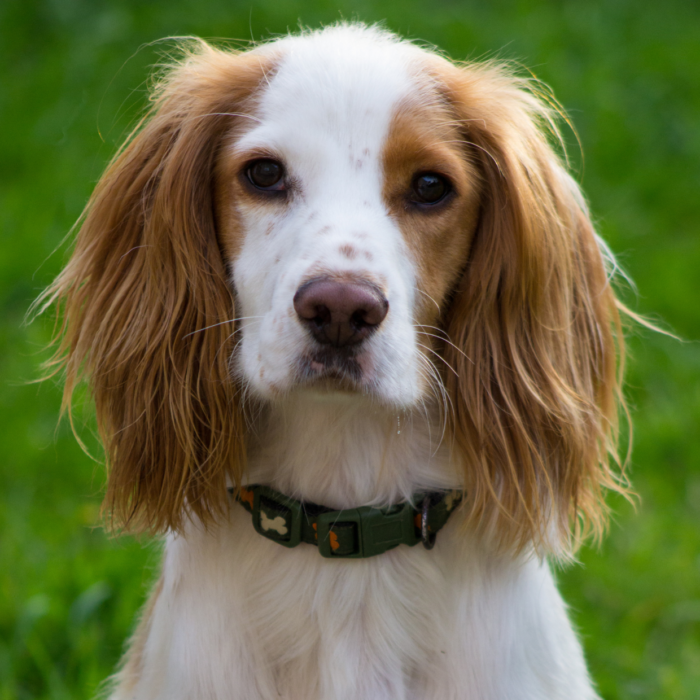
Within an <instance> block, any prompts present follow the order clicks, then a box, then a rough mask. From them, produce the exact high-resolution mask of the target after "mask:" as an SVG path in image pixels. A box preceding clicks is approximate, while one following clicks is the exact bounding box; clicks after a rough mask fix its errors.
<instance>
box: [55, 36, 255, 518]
mask: <svg viewBox="0 0 700 700" xmlns="http://www.w3.org/2000/svg"><path fill="white" fill-rule="evenodd" d="M264 62H265V58H264V57H261V56H260V55H259V54H257V53H253V54H251V53H248V54H241V55H235V54H233V53H229V52H223V51H219V50H216V49H214V48H211V47H210V46H208V45H207V44H205V43H204V42H201V43H199V44H197V46H196V47H195V49H194V50H193V51H189V52H188V53H187V55H186V57H185V58H184V59H183V60H182V61H181V62H180V63H179V64H177V65H176V66H174V67H173V68H171V69H170V71H169V73H168V74H167V75H166V76H165V77H163V78H162V79H161V80H160V82H159V83H158V84H157V85H156V87H155V90H154V92H153V96H152V102H153V106H152V108H151V110H150V112H149V114H148V116H147V117H145V118H144V120H143V121H142V122H141V123H140V124H139V126H138V127H137V129H136V130H135V132H134V133H133V134H132V135H131V137H130V138H129V139H128V140H127V142H126V144H124V146H123V147H122V148H121V149H120V152H119V153H118V154H117V156H116V157H115V158H114V160H113V161H112V163H111V164H110V165H109V167H108V168H107V170H106V172H105V174H104V175H103V177H102V179H101V180H100V182H99V184H98V185H97V187H96V189H95V191H94V193H93V195H92V197H91V199H90V202H89V203H88V206H87V207H86V210H85V213H84V214H83V217H82V225H81V227H80V231H79V233H78V236H77V241H76V244H75V251H74V253H73V255H72V257H71V259H70V261H69V263H68V265H67V266H66V268H65V269H64V271H63V272H62V273H61V274H60V276H59V277H58V278H57V279H56V280H55V281H54V283H53V284H52V286H51V287H50V288H49V289H48V290H47V291H46V292H45V294H44V295H43V303H44V305H45V306H48V305H49V304H51V303H55V304H56V305H57V310H58V312H59V314H61V319H62V320H61V322H60V324H59V326H60V329H59V333H58V337H57V339H56V340H57V341H58V350H57V353H56V355H55V356H54V359H53V361H52V363H50V364H52V366H53V367H54V368H65V375H66V382H65V394H64V407H65V406H69V405H70V400H71V396H72V392H73V390H74V389H75V387H76V385H77V384H78V382H79V381H80V380H81V378H84V377H87V378H88V379H89V382H90V386H91V390H92V395H93V397H94V400H95V405H96V411H97V421H98V426H99V431H100V435H101V438H102V440H103V443H104V446H105V453H106V459H107V464H108V473H109V480H108V487H107V494H106V499H105V509H106V512H107V516H108V519H109V520H110V521H111V523H112V524H113V525H115V526H117V527H123V528H127V529H129V530H134V531H141V530H148V531H151V532H159V531H164V530H166V529H174V530H178V529H180V528H181V527H182V525H183V523H184V520H185V519H186V518H187V517H188V516H191V515H194V516H197V517H198V518H199V519H201V520H202V521H203V522H204V523H208V522H210V521H211V520H212V518H214V517H215V515H216V514H217V512H219V511H220V509H221V508H222V506H223V504H224V503H225V497H226V479H227V477H229V479H230V480H231V481H232V482H233V483H234V484H236V483H239V480H240V475H241V472H242V469H243V460H244V444H243V439H244V426H243V420H242V417H241V413H240V410H239V406H238V405H237V392H236V387H235V385H234V382H233V379H232V377H231V373H230V370H229V362H230V356H231V352H232V338H233V332H234V322H233V319H234V318H235V311H234V303H233V296H232V293H231V289H230V287H229V285H228V284H227V273H226V267H225V264H224V261H223V260H222V255H221V250H220V246H219V242H218V240H217V230H216V216H215V211H214V181H213V180H214V172H215V163H216V160H217V156H218V151H219V148H220V145H221V143H222V139H223V138H224V136H225V135H227V134H230V133H231V131H232V129H233V128H234V126H235V124H236V123H237V121H236V120H237V117H238V116H239V115H237V114H232V113H234V112H241V111H245V109H246V105H248V104H249V102H250V101H251V100H252V99H254V94H255V91H256V88H257V86H258V85H259V83H260V81H261V78H262V77H263V75H264V72H265V70H266V68H269V66H265V65H263V63H264Z"/></svg>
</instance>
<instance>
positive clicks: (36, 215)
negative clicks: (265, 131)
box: [0, 0, 700, 700]
mask: <svg viewBox="0 0 700 700" xmlns="http://www.w3.org/2000/svg"><path fill="white" fill-rule="evenodd" d="M341 16H342V17H344V18H346V19H353V18H357V19H362V20H364V21H368V22H374V21H379V20H386V25H387V26H388V27H389V28H391V29H394V30H396V31H398V32H400V33H402V34H404V35H406V36H409V37H414V38H420V39H423V40H427V41H429V42H432V43H435V44H437V45H439V46H441V47H442V48H444V49H445V50H446V51H448V52H449V53H450V54H451V55H452V56H453V57H454V58H460V59H461V58H467V57H469V58H481V57H493V56H498V57H503V58H514V59H517V60H519V61H521V62H522V63H523V64H524V65H526V66H528V67H529V68H531V69H532V70H533V71H534V72H535V73H536V74H537V76H538V77H539V78H541V79H543V80H544V81H545V82H547V83H549V84H550V85H551V86H552V87H553V88H554V90H555V93H556V95H557V96H558V98H559V99H560V101H561V102H562V103H563V104H564V105H565V107H566V108H567V110H568V112H569V115H570V116H571V118H572V121H573V123H574V125H575V127H576V129H577V131H578V133H579V135H580V139H581V142H582V144H583V149H584V153H585V160H582V159H581V157H580V153H579V152H578V151H577V150H576V147H575V141H574V139H573V138H571V142H572V144H574V146H573V147H572V149H571V155H572V159H573V162H574V166H575V171H576V174H577V177H578V179H579V180H580V181H581V182H582V184H583V187H584V189H585V191H586V192H587V194H588V196H589V198H590V201H591V205H592V210H593V212H594V215H595V217H596V220H597V222H598V227H599V230H600V231H601V233H602V234H603V236H604V237H605V238H606V239H607V240H608V241H609V243H610V244H611V246H612V248H613V250H614V251H616V253H617V254H618V256H619V258H620V260H621V262H622V264H623V265H624V267H625V268H626V269H627V271H628V272H629V273H630V275H631V277H632V278H634V280H635V281H636V283H637V286H638V290H639V291H638V294H637V295H636V296H632V297H631V298H630V299H628V301H630V303H631V304H632V306H633V307H634V308H636V309H637V310H639V311H641V312H643V313H646V314H649V315H651V316H652V317H656V318H660V319H663V321H664V322H665V323H666V324H667V325H668V326H669V327H671V328H672V329H673V330H675V331H676V332H677V333H678V334H679V335H680V336H682V337H683V338H684V339H686V341H687V342H683V343H681V342H677V341H674V340H671V339H669V338H666V337H663V336H660V335H654V334H650V333H647V332H640V331H636V332H635V333H634V335H633V337H631V339H630V345H631V352H632V361H631V366H630V369H629V372H628V397H629V400H630V403H631V406H632V410H633V415H634V423H635V449H634V455H633V460H632V477H633V481H634V484H635V486H636V488H637V490H638V492H639V493H640V495H641V505H640V507H639V508H638V509H637V512H635V511H634V510H633V509H632V508H631V507H630V506H629V505H628V504H626V503H624V502H617V501H616V502H615V503H614V505H615V510H616V513H617V516H616V519H615V522H614V524H613V527H612V531H611V534H610V536H609V537H608V539H607V540H606V541H605V543H604V545H603V546H602V548H600V549H599V550H594V549H586V550H584V551H583V552H582V554H581V564H580V565H578V566H574V567H572V568H569V569H567V570H565V571H562V572H560V573H559V578H560V580H561V585H562V588H563V591H564V594H565V596H566V598H567V600H568V601H569V602H570V604H571V606H572V615H573V617H574V619H575V622H576V624H577V626H578V627H579V628H580V630H581V633H582V635H583V639H584V645H585V648H586V653H587V656H588V659H589V663H590V667H591V671H592V673H593V676H594V677H595V679H596V680H597V682H598V684H599V687H600V690H601V693H602V695H603V696H604V697H605V698H608V699H609V700H617V699H622V698H649V699H652V698H653V699H657V698H673V699H674V700H691V699H692V700H697V699H698V698H700V440H698V437H700V346H699V345H698V343H697V340H698V338H700V311H699V309H698V307H699V305H700V288H699V287H700V282H699V279H700V237H699V236H698V234H699V233H700V223H699V222H700V195H699V193H700V129H699V128H698V126H699V123H700V40H699V38H698V28H699V27H700V5H698V3H695V2H693V0H687V1H686V2H681V1H680V0H668V1H666V2H663V3H662V2H657V3H644V2H640V1H639V0H635V1H632V0H608V1H607V2H603V1H601V0H590V1H587V2H580V1H569V0H557V1H554V0H551V1H549V2H544V1H542V2H537V1H534V0H521V1H517V0H514V1H512V2H505V1H503V0H493V1H491V2H485V1H484V0H480V1H479V0H461V1H459V2H457V1H449V0H440V1H437V2H433V3H432V4H430V5H428V4H427V3H426V2H418V1H417V0H376V1H375V2H367V1H363V0H360V1H359V2H355V3H349V2H344V1H338V0H305V1H304V2H297V1H296V0H274V1H273V0H263V1H262V2H256V3H255V4H251V3H250V2H247V3H246V2H241V1H240V0H227V1H226V2H224V1H223V0H198V1H197V2H195V1H194V0H151V1H150V2H147V3H146V2H138V1H137V0H123V1H121V2H119V1H116V0H113V1H112V2H100V1H97V0H42V1H39V0H3V1H2V3H1V4H0V235H1V236H2V245H1V246H0V308H1V311H0V329H1V332H0V372H1V375H0V399H1V400H0V436H1V438H0V439H1V441H2V442H1V445H2V458H1V459H0V700H24V699H25V698H51V699H52V700H58V699H59V698H61V699H62V698H90V697H92V696H93V694H94V693H95V691H96V688H97V686H98V684H99V683H100V681H101V680H102V679H104V678H105V677H106V676H107V675H108V674H109V673H110V671H111V669H112V668H113V667H114V664H115V663H116V661H117V659H118V658H119V656H120V653H121V651H122V646H123V642H124V640H125V638H126V637H127V635H128V634H129V631H130V630H131V628H132V625H133V620H134V616H135V613H136V611H137V609H138V608H139V606H140V604H141V603H142V601H143V599H144V596H145V594H146V592H147V589H148V585H149V582H150V580H151V578H152V576H153V573H154V570H155V568H156V567H157V563H158V551H157V545H154V544H152V543H151V544H149V543H147V542H138V541H135V540H133V539H129V538H122V539H118V540H113V539H112V540H110V539H108V538H107V537H106V536H105V535H104V533H103V532H102V530H101V529H99V527H97V525H98V523H99V501H100V490H101V487H102V482H103V477H102V472H101V467H100V466H99V465H98V464H95V463H94V462H91V461H90V460H89V459H88V458H87V457H86V456H85V455H84V454H83V453H82V452H81V451H80V449H79V448H78V447H77V445H76V443H75V441H74V439H73V438H72V436H71V435H70V431H69V429H68V427H67V425H65V424H61V425H60V426H59V427H58V428H56V416H57V413H58V408H59V389H58V386H56V385H52V384H50V383H49V384H44V385H42V386H36V385H27V384H26V380H29V379H32V378H35V377H36V376H37V374H38V370H37V367H38V364H39V362H40V361H41V360H42V359H45V357H46V354H45V353H44V352H42V347H43V346H44V345H45V344H46V341H47V339H48V335H49V332H50V324H49V323H46V322H37V323H34V324H33V325H31V326H29V327H25V326H23V323H22V321H23V315H24V313H25V311H26V310H27V307H28V306H29V304H30V302H31V300H32V299H33V298H34V297H35V296H36V295H37V293H38V292H39V291H40V290H41V289H42V288H43V287H44V286H45V285H46V284H47V283H48V282H49V281H50V280H51V279H52V277H53V276H54V275H55V274H56V273H57V271H58V270H59V268H60V266H61V264H62V263H63V262H64V261H65V258H66V252H67V249H68V246H66V245H64V246H63V247H61V248H59V250H58V251H57V252H53V253H52V251H54V250H55V249H56V247H57V246H58V245H59V243H60V242H61V240H62V239H63V238H64V236H65V235H66V233H67V231H68V230H69V228H70V226H71V224H72V223H73V222H74V221H75V219H76V218H77V217H78V215H79V213H80V211H81V209H82V207H83V206H84V204H85V202H86V200H87V197H88V196H89V194H90V191H91V189H92V187H93V186H94V184H95V182H96V181H97V179H98V178H99V175H100V173H101V171H102V169H103V167H104V165H105V163H106V161H107V160H108V159H109V157H110V156H111V155H112V154H113V152H114V150H115V149H116V147H117V145H118V144H119V142H120V140H121V138H122V137H123V135H124V134H125V132H126V129H127V127H128V125H129V124H130V123H131V122H132V121H133V119H134V118H135V116H136V115H137V114H138V112H139V110H140V109H141V108H142V107H143V104H144V96H145V78H146V76H147V74H148V71H149V66H151V65H152V64H153V63H154V62H156V61H157V60H158V58H157V52H156V50H155V49H154V48H153V47H149V46H146V47H142V45H143V44H144V43H146V42H151V41H153V40H156V39H159V38H161V37H164V36H169V35H184V34H196V35H201V36H204V37H210V38H212V37H232V38H237V39H243V40H246V39H251V38H253V39H260V38H265V37H269V36H270V35H271V34H275V33H280V32H285V31H287V29H292V30H293V29H295V28H296V27H297V25H298V22H299V21H302V22H303V23H304V24H305V25H307V26H311V27H316V26H318V25H319V24H320V23H329V22H332V21H335V20H337V19H338V18H340V17H341ZM140 47H142V48H140ZM88 415H89V412H88ZM88 425H89V419H88ZM86 438H87V440H88V442H91V443H92V445H93V447H94V441H91V438H90V434H89V430H88V431H86Z"/></svg>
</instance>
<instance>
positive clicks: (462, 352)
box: [413, 325, 474, 364]
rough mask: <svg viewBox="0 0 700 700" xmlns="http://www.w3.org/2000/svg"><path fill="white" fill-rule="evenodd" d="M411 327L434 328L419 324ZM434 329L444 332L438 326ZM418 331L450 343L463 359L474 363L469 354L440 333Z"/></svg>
mask: <svg viewBox="0 0 700 700" xmlns="http://www.w3.org/2000/svg"><path fill="white" fill-rule="evenodd" d="M413 327H414V328H435V326H419V325H414V326H413ZM435 330H439V331H441V332H442V333H445V331H442V329H440V328H435ZM418 333H420V334H421V335H427V336H429V337H431V338H436V339H437V340H442V341H443V342H444V343H447V344H448V345H451V346H452V347H453V348H454V349H455V350H456V351H457V352H458V353H459V354H460V355H463V356H464V358H465V359H467V360H469V362H471V363H472V364H474V360H472V358H471V357H469V355H467V353H466V352H464V350H462V348H459V347H457V346H456V345H455V344H454V343H453V342H452V341H451V340H450V339H449V338H447V337H444V336H441V335H434V334H433V333H426V332H425V331H420V330H419V331H418ZM445 335H447V334H446V333H445Z"/></svg>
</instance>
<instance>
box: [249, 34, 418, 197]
mask: <svg viewBox="0 0 700 700" xmlns="http://www.w3.org/2000/svg"><path fill="white" fill-rule="evenodd" d="M270 48H273V49H274V50H275V52H277V51H279V52H280V54H281V60H280V63H279V65H278V69H277V71H276V72H275V74H274V75H273V76H272V77H271V78H270V80H269V86H268V87H267V89H265V90H264V92H263V96H262V99H261V101H260V103H259V106H258V110H257V114H258V117H259V118H260V120H261V122H260V124H259V126H257V127H256V128H254V129H253V130H252V131H251V132H248V134H247V135H246V136H244V137H243V138H242V139H241V140H240V141H239V143H238V144H237V149H238V150H247V149H253V148H256V147H263V148H273V149H275V150H277V151H278V152H279V153H280V154H281V155H282V156H284V157H285V158H286V159H287V160H288V161H289V164H290V168H291V169H292V172H291V173H290V174H291V175H292V176H294V172H293V169H294V164H295V163H303V166H304V176H305V177H306V178H309V177H314V176H315V175H319V176H322V177H328V176H329V175H330V173H329V172H328V170H327V168H326V167H325V166H326V164H327V157H328V156H329V155H330V153H329V149H330V150H331V153H333V154H335V155H340V156H342V158H343V160H344V162H343V164H342V165H346V164H347V165H354V166H355V167H356V168H358V169H361V168H363V167H366V166H368V165H369V164H370V162H371V163H372V164H373V165H374V166H375V168H376V166H377V165H379V163H380V159H381V150H382V145H383V143H384V141H385V139H386V136H387V132H388V130H389V126H390V123H391V119H392V116H393V114H394V111H395V109H396V106H397V104H398V103H399V102H400V101H401V100H402V99H404V98H405V97H406V96H407V95H409V94H410V93H411V92H412V91H415V79H414V78H413V77H412V71H411V65H412V64H415V62H416V60H417V58H418V57H419V55H420V49H417V48H416V47H415V46H412V45H410V44H407V43H403V42H401V41H399V40H397V38H396V37H393V36H391V35H389V34H386V33H384V32H382V31H381V30H378V29H374V28H370V29H367V28H362V27H349V26H339V27H331V28H329V29H326V30H324V31H321V32H315V33H312V34H308V35H304V36H297V37H288V38H286V39H282V40H280V41H277V42H275V43H274V44H273V45H271V47H270ZM340 169H342V168H340ZM321 170H323V172H322V173H321V172H320V171H321ZM380 174H381V173H380V172H379V171H376V175H378V176H379V175H380ZM363 179H365V180H366V179H367V178H363ZM372 184H373V185H375V186H377V184H379V183H377V182H374V183H372Z"/></svg>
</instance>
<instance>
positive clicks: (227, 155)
mask: <svg viewBox="0 0 700 700" xmlns="http://www.w3.org/2000/svg"><path fill="white" fill-rule="evenodd" d="M236 58H237V59H238V60H243V59H244V60H245V61H246V62H247V63H248V64H249V65H250V68H249V70H250V75H249V76H248V77H247V80H248V81H249V82H248V83H247V84H246V88H247V89H246V91H245V92H243V93H242V94H241V95H240V97H239V101H238V102H237V103H234V102H232V103H231V106H230V107H229V108H228V110H229V111H231V112H234V111H235V112H238V113H240V114H246V115H250V116H252V117H255V114H256V110H257V105H258V102H259V100H260V95H261V94H262V92H263V91H264V90H265V89H266V87H267V85H268V81H269V78H270V76H271V75H272V74H273V73H274V71H275V69H276V64H277V61H278V58H279V57H278V56H277V55H274V54H273V55H257V54H255V53H248V54H242V55H241V56H238V57H236ZM255 69H257V72H256V70H255ZM232 80H233V79H232ZM234 107H235V108H234ZM230 119H231V118H230ZM254 124H255V121H254V120H252V119H245V118H242V119H235V118H234V119H232V120H231V124H230V128H229V130H228V133H227V134H226V137H225V138H224V139H223V140H222V142H221V145H220V157H219V159H218V161H217V163H216V170H215V175H216V177H215V200H214V201H215V207H216V217H217V224H218V228H219V238H220V244H221V248H222V250H223V253H224V256H225V258H226V261H227V263H230V262H232V261H234V260H235V259H236V258H237V257H238V254H239V253H240V249H241V246H242V244H243V238H242V234H243V226H242V223H241V214H240V209H241V206H242V205H244V204H248V205H252V206H257V207H260V208H261V210H262V211H264V210H265V205H264V204H262V203H261V202H260V200H259V199H256V197H255V195H254V194H252V193H251V189H250V187H247V186H246V185H245V184H244V182H243V181H244V180H245V175H244V173H243V170H244V169H245V165H246V163H248V162H250V161H251V160H253V159H254V158H265V157H267V158H275V159H276V158H277V156H276V154H275V153H267V152H261V153H258V152H255V153H239V152H237V151H236V148H235V145H236V141H237V140H238V139H239V138H240V137H241V136H242V135H243V134H244V133H245V132H246V131H247V130H249V129H250V128H252V126H253V125H254ZM313 217H314V214H312V215H311V217H310V219H312V218H313ZM273 231H274V224H273V223H270V224H268V225H267V227H266V229H265V235H266V236H269V235H271V234H272V232H273Z"/></svg>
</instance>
